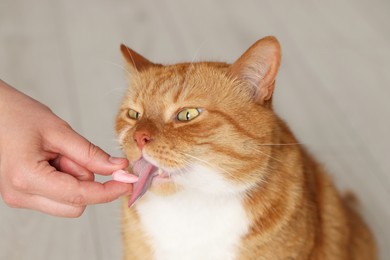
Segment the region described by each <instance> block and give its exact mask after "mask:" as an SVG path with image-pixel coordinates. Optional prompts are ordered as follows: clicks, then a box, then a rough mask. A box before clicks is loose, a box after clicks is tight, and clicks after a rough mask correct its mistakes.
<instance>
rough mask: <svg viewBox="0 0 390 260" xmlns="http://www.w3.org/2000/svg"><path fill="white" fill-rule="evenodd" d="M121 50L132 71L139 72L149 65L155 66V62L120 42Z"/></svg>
mask: <svg viewBox="0 0 390 260" xmlns="http://www.w3.org/2000/svg"><path fill="white" fill-rule="evenodd" d="M121 52H122V55H123V57H124V58H125V60H126V62H127V64H128V66H129V68H130V70H132V71H135V72H140V71H142V70H144V69H147V68H149V67H152V66H157V64H154V63H153V62H151V61H149V60H148V59H146V58H144V57H143V56H142V55H141V54H138V53H137V52H135V51H133V50H132V49H130V48H129V47H127V46H126V45H124V44H121Z"/></svg>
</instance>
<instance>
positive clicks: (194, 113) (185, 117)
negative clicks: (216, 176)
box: [176, 108, 201, 122]
mask: <svg viewBox="0 0 390 260" xmlns="http://www.w3.org/2000/svg"><path fill="white" fill-rule="evenodd" d="M200 112H201V109H199V108H186V109H183V110H182V111H180V112H179V113H178V114H177V117H176V118H177V120H179V121H181V122H187V121H191V120H192V119H194V118H196V117H198V116H199V115H200Z"/></svg>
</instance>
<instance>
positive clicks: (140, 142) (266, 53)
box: [116, 36, 377, 260]
mask: <svg viewBox="0 0 390 260" xmlns="http://www.w3.org/2000/svg"><path fill="white" fill-rule="evenodd" d="M121 52H122V55H123V56H124V58H125V60H126V63H127V68H128V72H129V74H130V75H131V77H130V86H129V88H128V91H127V93H126V94H125V97H124V99H123V102H122V103H121V106H120V109H119V112H118V115H117V118H116V132H117V134H118V139H119V142H120V145H121V148H122V149H123V151H124V153H125V154H126V156H127V158H128V159H129V160H130V162H131V164H132V166H133V171H134V173H135V174H137V175H139V181H138V183H137V184H136V185H135V186H134V190H133V194H132V196H131V198H126V199H125V201H124V202H123V207H122V225H123V241H124V243H123V246H124V259H142V260H145V259H169V260H175V259H180V260H183V259H202V260H204V259H212V260H217V259H224V260H226V259H268V260H269V259H332V260H334V259H370V260H373V259H376V258H377V256H376V249H375V248H376V246H375V242H374V238H373V236H372V234H371V233H370V231H369V229H368V228H367V226H366V225H365V224H364V222H363V220H362V219H361V217H360V216H359V215H358V214H357V213H356V211H355V210H354V209H353V207H352V206H351V205H350V203H348V201H347V199H345V198H342V197H341V196H340V195H339V193H338V192H337V191H336V189H335V187H334V185H333V184H332V182H331V180H330V178H329V177H328V175H327V174H326V172H325V171H324V169H323V168H322V167H321V166H320V165H319V164H318V163H317V162H316V161H315V159H313V157H312V156H311V155H310V154H309V153H308V152H307V151H306V150H305V148H304V147H303V146H302V145H300V144H299V143H298V141H297V139H296V138H295V137H294V135H293V134H292V132H291V131H290V129H289V128H288V126H287V125H286V123H285V122H284V121H282V120H281V119H280V118H279V117H278V116H277V115H276V114H275V113H274V111H273V108H272V96H273V92H274V88H275V78H276V75H277V72H278V69H279V65H280V59H281V49H280V44H279V42H278V40H277V39H276V38H275V37H272V36H268V37H265V38H263V39H261V40H259V41H257V42H256V43H254V44H253V45H252V46H251V47H250V48H249V49H248V50H247V51H246V52H245V53H244V54H243V55H242V56H241V57H240V58H239V59H238V60H237V61H235V62H234V63H233V64H227V63H221V62H196V63H180V64H175V65H166V66H164V65H161V64H155V63H152V62H150V61H149V60H147V59H146V58H144V57H143V56H141V55H140V54H138V53H136V52H135V51H133V50H132V49H130V48H128V47H126V46H125V45H121ZM291 105H292V106H293V104H291ZM141 197H142V198H141ZM137 200H138V201H137ZM129 206H131V207H130V208H129Z"/></svg>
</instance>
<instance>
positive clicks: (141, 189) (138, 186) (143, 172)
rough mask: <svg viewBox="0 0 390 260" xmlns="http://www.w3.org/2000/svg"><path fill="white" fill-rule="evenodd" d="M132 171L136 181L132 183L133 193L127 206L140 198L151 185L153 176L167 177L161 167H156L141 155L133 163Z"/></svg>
mask: <svg viewBox="0 0 390 260" xmlns="http://www.w3.org/2000/svg"><path fill="white" fill-rule="evenodd" d="M133 173H134V174H135V175H137V176H138V178H139V179H138V182H136V183H135V184H134V188H133V193H132V194H131V197H130V200H129V207H131V206H133V205H134V203H135V202H136V201H137V200H138V199H140V198H141V197H142V196H143V195H144V194H145V193H146V191H147V190H148V189H149V187H150V186H151V185H152V182H153V179H154V178H160V179H164V178H168V177H169V174H168V173H167V172H165V171H163V170H162V169H161V168H157V167H156V166H154V165H153V164H151V163H150V162H148V161H147V160H145V159H144V158H143V157H141V159H139V160H137V161H135V162H134V163H133Z"/></svg>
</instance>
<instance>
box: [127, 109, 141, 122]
mask: <svg viewBox="0 0 390 260" xmlns="http://www.w3.org/2000/svg"><path fill="white" fill-rule="evenodd" d="M127 116H128V117H129V118H130V119H133V120H138V119H139V118H140V117H141V114H140V113H138V112H137V111H135V110H134V109H131V108H129V110H128V111H127Z"/></svg>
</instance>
